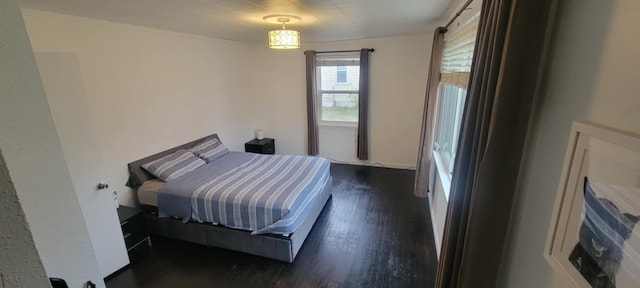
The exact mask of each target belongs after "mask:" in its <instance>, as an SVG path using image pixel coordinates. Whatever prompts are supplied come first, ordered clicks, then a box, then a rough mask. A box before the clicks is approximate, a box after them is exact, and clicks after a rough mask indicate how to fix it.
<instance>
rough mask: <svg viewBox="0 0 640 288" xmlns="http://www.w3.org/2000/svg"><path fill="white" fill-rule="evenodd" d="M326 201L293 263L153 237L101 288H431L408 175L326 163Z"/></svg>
mask: <svg viewBox="0 0 640 288" xmlns="http://www.w3.org/2000/svg"><path fill="white" fill-rule="evenodd" d="M331 174H332V176H333V178H334V189H333V197H332V198H331V199H330V200H329V202H328V203H327V205H326V206H325V207H324V210H323V211H322V214H320V217H319V218H318V220H317V222H316V224H315V225H314V227H313V230H312V231H311V233H310V234H309V236H308V238H307V240H306V242H305V243H304V245H303V246H302V249H301V250H300V252H299V254H298V256H297V257H296V259H295V261H294V263H291V264H289V263H284V262H279V261H276V260H271V259H267V258H262V257H258V256H252V255H248V254H244V253H239V252H233V251H228V250H223V249H218V248H213V247H205V246H200V245H196V244H191V243H186V242H182V241H178V240H169V239H164V238H159V237H154V238H153V247H152V248H140V249H137V253H136V254H134V255H132V260H133V263H132V264H131V265H130V266H129V267H128V268H126V269H124V270H123V271H121V272H119V273H117V274H115V275H113V276H112V277H110V279H109V280H108V281H107V287H114V288H115V287H124V288H126V287H432V286H433V282H434V279H435V270H436V266H437V262H436V261H437V259H436V251H435V245H434V240H433V233H432V230H431V220H430V214H429V211H428V208H427V207H428V204H427V200H426V199H422V198H417V197H414V196H413V192H412V191H413V181H414V180H413V177H414V171H410V170H399V169H386V168H374V167H365V166H351V165H338V164H332V166H331Z"/></svg>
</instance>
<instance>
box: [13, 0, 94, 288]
mask: <svg viewBox="0 0 640 288" xmlns="http://www.w3.org/2000/svg"><path fill="white" fill-rule="evenodd" d="M0 35H2V37H3V41H2V43H0V59H1V60H0V63H2V65H0V91H2V97H0V135H2V137H0V150H2V154H3V155H4V158H5V161H6V167H5V165H2V166H3V169H2V170H5V169H4V168H6V169H7V170H8V173H9V175H6V170H5V171H2V172H1V173H2V176H1V177H0V189H1V190H0V191H1V193H2V195H3V197H1V199H2V200H1V201H0V219H1V220H0V223H1V224H0V227H1V228H2V230H1V231H2V232H1V233H2V234H0V238H1V239H2V240H1V241H0V243H1V244H2V247H0V251H1V252H0V256H2V257H1V258H0V262H1V263H0V272H1V273H3V274H5V273H6V274H5V275H4V276H3V278H4V281H6V282H5V283H6V285H7V287H50V286H49V284H48V280H47V279H46V277H47V275H48V276H49V277H61V278H65V279H66V280H67V282H68V283H69V285H70V287H77V288H79V287H82V284H83V283H84V282H86V281H87V280H91V281H93V282H94V283H96V284H98V286H100V287H104V282H103V280H102V277H100V275H99V273H98V267H97V263H96V259H95V256H94V251H93V248H92V246H91V242H90V240H89V235H88V232H87V229H86V227H85V223H84V219H83V218H82V213H81V211H80V207H79V204H78V200H77V198H76V194H75V192H74V190H73V185H72V184H71V179H70V176H69V173H68V170H67V166H66V163H65V159H64V157H63V154H62V149H61V147H60V142H59V140H58V136H57V135H56V131H55V128H54V125H53V120H52V118H51V114H50V112H49V107H48V105H47V99H46V96H45V94H44V91H43V88H42V85H41V82H40V78H39V76H38V70H37V68H36V63H35V59H34V57H33V52H32V49H31V46H30V45H29V39H28V38H27V32H26V30H25V27H24V23H23V22H22V16H21V14H20V10H19V8H18V3H17V1H15V0H9V1H0ZM9 177H10V179H9ZM9 181H11V182H12V183H11V182H9ZM12 187H13V188H15V192H12V191H14V190H13V188H12ZM16 198H17V199H19V201H20V202H19V205H18V202H16V201H17V199H16ZM19 206H22V209H23V211H24V218H23V217H22V216H21V214H20V213H22V212H21V211H20V209H19ZM16 213H18V214H16ZM25 218H26V222H27V223H28V226H27V223H25V221H24V220H25ZM7 221H11V222H12V223H7ZM14 221H16V222H14ZM5 227H7V229H6V230H5ZM29 228H30V229H31V234H32V236H33V240H31V239H30V237H31V235H29V233H28V232H29V231H28V230H29ZM32 241H33V242H32ZM34 243H35V248H36V249H37V254H36V251H34V247H33V245H34ZM61 243H64V245H61ZM38 255H39V257H40V259H38ZM40 261H42V263H40ZM43 266H44V271H43V269H42V267H43ZM45 271H46V275H45V274H44V272H45Z"/></svg>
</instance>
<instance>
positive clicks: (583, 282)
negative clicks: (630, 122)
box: [545, 123, 640, 288]
mask: <svg viewBox="0 0 640 288" xmlns="http://www.w3.org/2000/svg"><path fill="white" fill-rule="evenodd" d="M557 193H558V194H557V196H556V203H555V207H554V212H553V217H552V220H551V225H550V227H549V233H548V235H547V245H546V249H545V258H546V259H547V261H548V262H549V263H550V264H551V265H552V266H553V268H554V269H555V270H556V271H558V272H560V273H561V274H563V275H565V276H566V277H568V278H569V279H570V280H571V281H572V282H573V284H574V285H575V286H576V287H597V288H600V287H607V288H609V287H619V288H626V287H640V227H636V226H640V223H638V220H640V138H638V137H636V136H634V135H630V134H626V133H622V132H619V131H615V130H612V129H607V128H603V127H599V126H594V125H590V124H586V123H574V125H573V128H572V131H571V136H570V139H569V145H568V148H567V153H566V155H565V160H564V167H563V170H562V176H561V178H560V183H559V187H558V192H557ZM636 223H638V225H636Z"/></svg>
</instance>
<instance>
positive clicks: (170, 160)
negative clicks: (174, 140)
mask: <svg viewBox="0 0 640 288" xmlns="http://www.w3.org/2000/svg"><path fill="white" fill-rule="evenodd" d="M205 164H207V163H206V162H204V161H202V159H200V158H198V157H196V156H195V155H193V153H191V152H190V151H187V150H184V149H181V150H178V151H176V152H174V153H172V154H169V155H167V156H164V157H162V158H160V159H157V160H154V161H151V162H149V163H146V164H143V165H142V168H144V169H145V170H147V171H149V173H151V174H153V175H154V176H156V177H158V178H159V179H161V180H164V181H165V182H166V181H171V180H173V179H176V178H178V177H180V176H183V175H185V174H187V173H189V172H191V171H193V170H195V169H197V168H198V167H200V166H202V165H205Z"/></svg>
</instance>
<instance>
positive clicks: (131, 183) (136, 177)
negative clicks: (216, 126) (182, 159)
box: [126, 134, 222, 189]
mask: <svg viewBox="0 0 640 288" xmlns="http://www.w3.org/2000/svg"><path fill="white" fill-rule="evenodd" d="M211 137H214V138H218V134H211V135H209V136H205V137H202V138H200V139H196V140H193V141H191V142H189V143H185V144H182V145H180V146H176V147H173V148H170V149H167V150H164V151H162V152H160V153H156V154H153V155H151V156H148V157H144V158H142V159H140V160H136V161H133V162H131V163H129V164H127V167H128V168H129V180H127V184H126V185H127V187H129V188H132V189H138V187H140V185H142V183H144V182H145V181H148V180H151V179H156V177H155V176H153V175H151V173H149V172H147V170H144V168H142V165H143V164H145V163H148V162H151V161H153V160H156V159H159V158H162V157H164V156H166V155H169V154H171V153H173V152H176V151H178V150H180V149H189V148H191V147H193V146H194V145H195V144H197V143H199V142H200V141H202V140H204V139H207V138H211ZM218 140H220V138H218ZM220 142H222V141H220Z"/></svg>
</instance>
